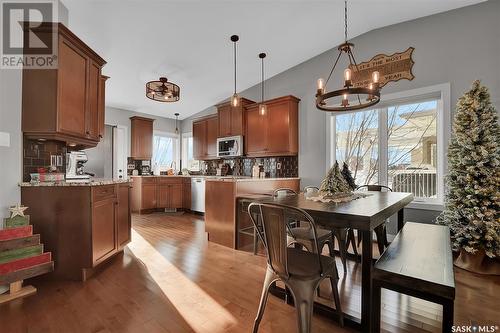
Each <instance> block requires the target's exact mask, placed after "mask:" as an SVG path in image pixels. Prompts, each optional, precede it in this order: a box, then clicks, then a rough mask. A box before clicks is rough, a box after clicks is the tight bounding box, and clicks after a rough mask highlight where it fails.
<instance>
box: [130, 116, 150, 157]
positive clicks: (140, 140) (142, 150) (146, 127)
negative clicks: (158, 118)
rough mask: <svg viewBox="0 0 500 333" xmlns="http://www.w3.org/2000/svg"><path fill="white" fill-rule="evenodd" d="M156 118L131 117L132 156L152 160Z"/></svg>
mask: <svg viewBox="0 0 500 333" xmlns="http://www.w3.org/2000/svg"><path fill="white" fill-rule="evenodd" d="M153 122H154V119H150V118H144V117H131V118H130V123H131V131H130V138H131V146H130V157H132V158H134V159H136V160H150V159H151V157H152V156H153Z"/></svg>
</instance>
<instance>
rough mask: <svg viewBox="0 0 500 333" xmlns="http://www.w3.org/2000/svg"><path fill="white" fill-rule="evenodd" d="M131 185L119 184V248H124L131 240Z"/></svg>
mask: <svg viewBox="0 0 500 333" xmlns="http://www.w3.org/2000/svg"><path fill="white" fill-rule="evenodd" d="M129 191H130V186H129V185H128V184H121V185H118V207H117V211H116V239H117V245H118V248H123V247H124V246H125V245H126V244H127V243H128V242H130V232H131V231H130V230H131V222H130V202H129Z"/></svg>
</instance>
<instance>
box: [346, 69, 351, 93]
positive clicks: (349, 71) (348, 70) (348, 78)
mask: <svg viewBox="0 0 500 333" xmlns="http://www.w3.org/2000/svg"><path fill="white" fill-rule="evenodd" d="M351 75H352V72H351V69H350V68H346V69H345V70H344V86H345V87H346V88H349V87H350V86H351V85H352V81H351Z"/></svg>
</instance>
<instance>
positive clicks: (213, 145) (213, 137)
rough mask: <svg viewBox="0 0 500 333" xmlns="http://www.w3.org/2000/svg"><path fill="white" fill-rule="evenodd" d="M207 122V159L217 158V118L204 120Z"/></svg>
mask: <svg viewBox="0 0 500 333" xmlns="http://www.w3.org/2000/svg"><path fill="white" fill-rule="evenodd" d="M206 122H207V157H209V158H215V157H217V134H218V132H219V131H218V125H219V121H218V119H217V117H212V118H209V119H207V120H206Z"/></svg>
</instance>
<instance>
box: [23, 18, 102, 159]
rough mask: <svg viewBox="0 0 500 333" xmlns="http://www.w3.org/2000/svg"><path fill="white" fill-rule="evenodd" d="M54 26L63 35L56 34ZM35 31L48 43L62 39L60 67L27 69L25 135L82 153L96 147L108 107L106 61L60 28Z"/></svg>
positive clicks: (46, 24) (59, 55) (45, 27)
mask: <svg viewBox="0 0 500 333" xmlns="http://www.w3.org/2000/svg"><path fill="white" fill-rule="evenodd" d="M53 25H56V27H57V29H52V27H53ZM32 29H33V30H35V31H36V32H37V33H38V34H40V36H44V37H45V38H52V34H54V33H57V34H58V35H57V40H58V43H57V48H58V58H57V59H58V64H57V68H55V69H30V68H27V67H26V68H24V69H23V88H22V89H23V90H22V131H23V133H24V135H25V136H26V137H28V138H31V139H49V140H57V141H63V142H66V144H68V145H71V146H78V147H79V148H82V149H83V148H90V147H95V146H96V145H97V144H98V143H99V140H100V137H99V128H100V127H102V128H103V127H104V117H103V116H100V115H99V109H100V104H102V103H104V95H102V94H101V82H100V81H101V76H102V75H101V71H102V67H103V66H104V65H105V64H106V61H104V60H103V59H102V58H101V57H100V56H99V55H98V54H96V53H95V52H94V51H93V50H92V49H91V48H89V47H88V46H87V45H86V44H84V43H83V42H82V41H81V40H80V39H79V38H78V37H77V36H76V35H74V34H73V33H72V32H71V31H70V30H69V29H67V28H66V27H65V26H64V25H62V24H60V23H44V24H41V25H40V26H38V27H36V28H32ZM101 122H102V124H101Z"/></svg>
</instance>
